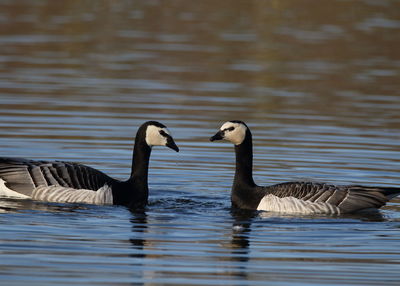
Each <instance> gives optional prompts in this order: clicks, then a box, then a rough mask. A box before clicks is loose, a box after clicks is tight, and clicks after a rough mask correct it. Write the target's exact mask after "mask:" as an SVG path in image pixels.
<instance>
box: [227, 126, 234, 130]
mask: <svg viewBox="0 0 400 286" xmlns="http://www.w3.org/2000/svg"><path fill="white" fill-rule="evenodd" d="M233 129H235V127H233V126H231V127H229V128H226V129H225V130H227V131H232V130H233Z"/></svg>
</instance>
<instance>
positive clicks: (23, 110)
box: [0, 0, 400, 285]
mask: <svg viewBox="0 0 400 286" xmlns="http://www.w3.org/2000/svg"><path fill="white" fill-rule="evenodd" d="M0 8H1V9H0V23H1V25H0V26H1V28H0V51H1V53H0V130H1V136H0V153H1V155H2V156H15V157H26V158H31V159H44V160H55V159H57V160H69V161H77V162H81V163H84V164H87V165H90V166H92V167H95V168H98V169H100V170H102V171H104V172H106V173H107V174H109V175H111V176H114V177H116V178H119V179H125V178H127V177H128V176H129V174H130V163H131V153H132V146H133V137H134V135H135V132H136V130H137V128H138V126H139V125H140V124H141V123H143V122H144V121H147V120H158V121H160V122H162V123H164V124H165V125H167V126H168V128H169V130H170V131H171V133H172V134H173V136H174V138H175V140H176V142H177V144H178V146H179V147H180V150H181V151H180V152H179V153H175V152H173V151H171V150H168V149H165V148H161V147H156V148H154V150H153V152H152V156H151V163H150V174H149V181H150V204H149V206H148V207H147V209H146V210H145V211H144V212H136V211H130V210H128V209H126V208H124V207H120V206H92V205H79V204H78V205H73V204H54V203H43V202H33V201H21V200H10V199H2V200H1V201H0V258H1V259H0V284H2V285H3V284H4V285H25V284H27V283H29V284H30V285H55V284H56V285H67V284H68V285H70V284H71V283H74V284H77V285H83V284H84V285H110V284H113V285H131V284H143V285H157V284H160V285H167V284H170V285H179V284H181V285H265V284H266V283H268V285H294V284H296V285H302V284H303V285H321V284H324V285H338V284H340V285H378V284H379V285H398V284H399V281H400V250H399V249H400V248H399V246H400V234H399V228H400V199H394V200H393V201H392V202H390V203H388V205H387V206H385V207H383V208H382V209H381V210H380V211H379V212H377V213H373V214H358V215H349V216H342V217H326V216H287V215H281V214H276V213H254V212H240V211H235V210H232V209H231V208H230V199H229V191H230V186H231V183H232V179H233V163H234V154H233V150H232V146H230V145H229V144H226V143H210V142H209V141H208V138H209V137H210V136H211V135H213V134H214V133H215V131H216V130H217V129H218V128H219V127H220V125H221V124H222V123H223V122H225V121H226V120H231V119H239V120H243V121H245V122H246V123H247V124H248V125H249V126H250V128H251V130H252V132H253V139H254V153H255V154H254V156H255V158H254V164H255V166H254V173H255V174H254V175H255V180H256V182H257V183H259V184H261V185H266V184H272V183H278V182H284V181H291V180H315V181H324V182H330V183H335V184H348V183H354V184H365V185H381V186H400V155H399V154H400V144H399V142H400V141H399V139H400V138H399V130H400V115H399V114H400V97H399V96H398V91H399V90H400V83H399V81H398V78H399V76H400V74H399V71H400V68H399V67H400V54H399V52H398V47H399V45H400V14H399V11H400V10H399V8H400V7H399V5H398V2H397V1H389V0H385V1H384V0H382V1H379V3H378V2H374V1H341V0H335V1H329V3H326V1H324V2H323V3H322V2H321V3H316V2H315V1H305V0H301V1H295V2H294V1H261V2H260V1H232V2H229V3H228V2H227V3H222V2H221V3H219V2H218V3H216V2H215V1H201V2H199V3H196V4H195V5H194V4H193V3H192V2H187V1H136V2H133V3H131V2H129V1H128V2H124V1H118V2H114V1H102V2H101V4H100V3H99V2H97V1H93V2H92V1H85V2H83V3H81V2H64V1H62V2H60V1H0Z"/></svg>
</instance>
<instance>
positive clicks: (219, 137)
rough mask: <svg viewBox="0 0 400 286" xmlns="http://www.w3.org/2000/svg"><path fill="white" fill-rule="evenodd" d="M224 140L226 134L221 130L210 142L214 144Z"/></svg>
mask: <svg viewBox="0 0 400 286" xmlns="http://www.w3.org/2000/svg"><path fill="white" fill-rule="evenodd" d="M222 139H224V132H223V131H221V130H220V131H218V132H217V133H216V134H215V135H214V136H212V137H211V138H210V141H211V142H212V141H215V140H222Z"/></svg>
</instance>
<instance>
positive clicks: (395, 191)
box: [382, 188, 400, 200]
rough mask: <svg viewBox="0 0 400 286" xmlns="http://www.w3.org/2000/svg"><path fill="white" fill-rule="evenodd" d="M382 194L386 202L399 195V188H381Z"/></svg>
mask: <svg viewBox="0 0 400 286" xmlns="http://www.w3.org/2000/svg"><path fill="white" fill-rule="evenodd" d="M382 193H383V194H384V195H385V196H386V198H387V199H388V200H391V199H393V198H395V197H397V196H398V195H400V188H382Z"/></svg>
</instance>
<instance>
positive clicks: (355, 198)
mask: <svg viewBox="0 0 400 286" xmlns="http://www.w3.org/2000/svg"><path fill="white" fill-rule="evenodd" d="M216 140H226V141H228V142H231V143H233V144H234V146H235V147H234V148H235V154H236V167H235V176H234V179H233V185H232V190H231V203H232V207H234V208H238V209H247V210H258V211H270V212H278V213H286V214H305V215H312V214H324V215H341V214H350V213H356V212H359V211H362V210H368V209H378V208H380V207H382V206H383V205H385V204H386V202H388V201H389V200H390V199H392V198H394V197H396V196H397V195H399V194H400V188H397V187H368V186H361V185H333V184H328V183H321V182H312V181H311V182H301V181H299V182H285V183H279V184H275V185H269V186H258V185H257V184H256V183H255V182H254V180H253V170H252V169H253V142H252V134H251V132H250V129H249V127H248V126H247V125H246V123H244V122H243V121H240V120H232V121H227V122H225V123H224V124H223V125H222V126H221V127H220V129H219V131H218V132H217V133H216V134H215V135H214V136H212V137H211V138H210V141H216Z"/></svg>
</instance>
